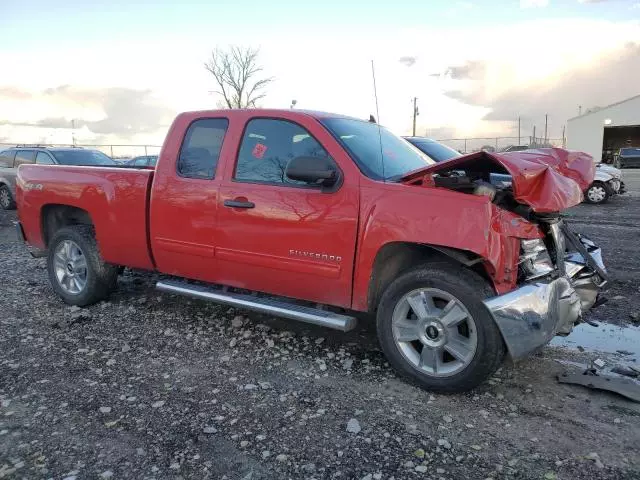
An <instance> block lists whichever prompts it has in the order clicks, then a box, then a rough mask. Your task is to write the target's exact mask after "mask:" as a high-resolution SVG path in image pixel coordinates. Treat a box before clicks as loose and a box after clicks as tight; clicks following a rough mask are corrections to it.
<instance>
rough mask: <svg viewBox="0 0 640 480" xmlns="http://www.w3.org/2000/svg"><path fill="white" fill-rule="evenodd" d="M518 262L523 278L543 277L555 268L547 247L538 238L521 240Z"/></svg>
mask: <svg viewBox="0 0 640 480" xmlns="http://www.w3.org/2000/svg"><path fill="white" fill-rule="evenodd" d="M518 263H519V267H520V273H521V275H522V277H523V280H533V279H534V278H540V277H544V276H545V275H548V274H549V273H551V272H553V271H554V270H555V267H554V265H553V262H552V261H551V256H550V255H549V252H548V251H547V247H546V246H545V244H544V242H543V241H542V240H541V239H539V238H538V239H535V240H522V241H521V243H520V260H519V262H518Z"/></svg>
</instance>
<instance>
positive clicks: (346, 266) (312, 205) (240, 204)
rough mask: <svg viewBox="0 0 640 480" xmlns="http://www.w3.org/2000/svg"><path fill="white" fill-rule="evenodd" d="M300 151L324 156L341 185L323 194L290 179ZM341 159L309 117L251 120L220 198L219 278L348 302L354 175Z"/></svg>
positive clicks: (260, 288) (354, 229)
mask: <svg viewBox="0 0 640 480" xmlns="http://www.w3.org/2000/svg"><path fill="white" fill-rule="evenodd" d="M312 131H315V132H316V133H315V134H314V133H311V132H312ZM320 137H322V138H320ZM297 156H310V157H329V158H330V159H331V160H332V161H333V162H334V163H335V164H336V166H337V167H338V169H339V170H341V171H342V177H343V180H342V183H341V185H339V186H338V187H337V188H334V189H332V190H330V191H323V189H321V188H320V187H318V186H310V185H308V184H305V183H303V182H300V181H294V180H291V179H289V178H288V177H287V176H286V173H285V172H286V167H287V164H288V162H289V160H291V159H292V158H294V157H297ZM345 157H346V154H345V153H344V151H343V150H342V149H341V148H340V147H339V146H338V145H337V143H336V142H335V140H334V139H333V138H332V137H330V135H329V134H328V133H327V132H326V131H324V129H323V128H322V127H320V126H319V124H318V123H317V121H316V120H314V119H312V118H311V117H308V118H307V117H300V116H299V117H296V119H295V120H294V119H291V120H285V119H276V118H252V119H249V120H248V122H247V123H246V124H245V126H244V131H243V132H242V137H241V143H240V147H239V150H238V153H237V155H236V159H235V160H236V161H235V166H234V168H227V169H226V171H225V178H224V179H223V183H222V186H221V190H220V197H219V200H218V208H219V210H218V233H217V235H216V238H217V246H216V258H217V259H218V277H219V282H220V283H223V284H228V285H232V286H236V287H241V288H248V289H251V290H258V291H262V292H268V293H272V294H277V295H283V296H288V297H294V298H301V299H306V300H310V301H316V302H320V303H326V304H331V305H338V306H345V307H347V306H350V302H351V283H352V272H353V259H354V253H355V242H356V232H357V217H358V179H359V177H357V175H354V174H353V173H354V172H353V171H352V169H353V168H354V166H353V164H352V163H351V161H350V160H349V159H348V157H346V158H345ZM346 162H348V164H346Z"/></svg>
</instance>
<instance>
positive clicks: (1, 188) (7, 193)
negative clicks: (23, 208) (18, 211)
mask: <svg viewBox="0 0 640 480" xmlns="http://www.w3.org/2000/svg"><path fill="white" fill-rule="evenodd" d="M0 207H1V208H2V209H3V210H15V208H16V201H15V199H14V198H13V195H11V190H10V189H9V187H8V186H6V185H4V184H2V185H0Z"/></svg>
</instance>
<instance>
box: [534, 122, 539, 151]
mask: <svg viewBox="0 0 640 480" xmlns="http://www.w3.org/2000/svg"><path fill="white" fill-rule="evenodd" d="M537 146H538V140H537V139H536V126H535V125H534V126H533V147H534V148H535V147H537Z"/></svg>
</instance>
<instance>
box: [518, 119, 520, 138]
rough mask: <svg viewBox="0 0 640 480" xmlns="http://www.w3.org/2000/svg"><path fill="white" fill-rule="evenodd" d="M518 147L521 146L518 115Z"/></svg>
mask: <svg viewBox="0 0 640 480" xmlns="http://www.w3.org/2000/svg"><path fill="white" fill-rule="evenodd" d="M518 145H520V115H518Z"/></svg>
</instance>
